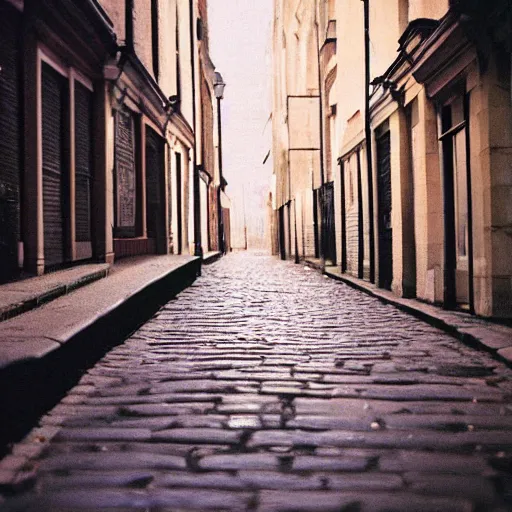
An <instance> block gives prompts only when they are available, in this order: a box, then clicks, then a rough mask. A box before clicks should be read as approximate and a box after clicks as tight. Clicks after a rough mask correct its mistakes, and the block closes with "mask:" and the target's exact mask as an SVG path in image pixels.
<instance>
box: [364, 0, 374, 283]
mask: <svg viewBox="0 0 512 512" xmlns="http://www.w3.org/2000/svg"><path fill="white" fill-rule="evenodd" d="M361 1H362V2H363V3H364V62H365V66H364V75H365V80H364V82H365V115H364V133H365V139H366V168H367V170H368V216H369V219H368V220H369V225H370V244H369V246H370V247H369V249H370V250H369V253H370V254H369V257H370V282H371V283H375V223H374V218H373V157H372V128H371V116H370V80H371V78H370V12H369V10H370V9H369V2H370V0H361Z"/></svg>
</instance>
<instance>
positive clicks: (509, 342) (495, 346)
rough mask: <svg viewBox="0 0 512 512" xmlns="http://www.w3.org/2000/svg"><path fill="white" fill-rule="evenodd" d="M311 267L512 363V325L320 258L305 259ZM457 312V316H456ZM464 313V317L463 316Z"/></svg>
mask: <svg viewBox="0 0 512 512" xmlns="http://www.w3.org/2000/svg"><path fill="white" fill-rule="evenodd" d="M304 263H305V264H306V265H308V266H309V267H311V268H314V269H316V270H319V271H320V272H322V273H323V274H324V275H326V276H327V277H329V278H331V279H334V280H336V281H340V282H343V283H345V284H347V285H349V286H351V287H352V288H355V289H356V290H359V291H362V292H364V293H367V294H368V295H371V296H373V297H375V298H377V299H379V300H380V301H382V302H384V303H386V304H391V305H393V306H395V307H397V308H398V309H400V310H402V311H404V312H406V313H409V314H410V315H413V316H415V317H416V318H419V319H420V320H423V321H424V322H427V323H429V324H430V325H433V326H434V327H437V328H439V329H441V330H443V331H444V332H446V333H448V334H450V335H452V336H453V337H455V338H457V339H459V340H460V341H462V342H463V343H465V344H467V345H470V346H472V347H475V348H479V349H482V350H485V351H487V352H489V353H491V354H492V355H493V356H494V357H495V358H496V359H499V360H500V361H503V362H504V363H506V364H507V365H508V366H512V328H509V327H505V326H499V325H495V324H492V323H491V322H489V321H486V320H484V319H482V318H475V317H472V316H470V315H469V314H467V315H465V314H464V313H457V314H456V313H453V312H450V311H445V310H442V309H440V308H438V307H436V306H433V305H431V304H425V303H422V302H420V301H417V300H415V299H403V298H400V297H395V296H394V295H393V294H392V293H391V292H388V291H386V290H381V289H380V288H377V287H376V286H375V285H372V284H371V283H367V282H365V281H363V280H361V279H356V278H354V277H352V276H346V275H342V274H339V273H337V272H331V271H329V270H328V269H325V270H322V268H321V267H320V266H319V265H318V264H317V263H316V262H310V261H308V260H305V261H304ZM456 315H457V316H456ZM459 317H460V318H459Z"/></svg>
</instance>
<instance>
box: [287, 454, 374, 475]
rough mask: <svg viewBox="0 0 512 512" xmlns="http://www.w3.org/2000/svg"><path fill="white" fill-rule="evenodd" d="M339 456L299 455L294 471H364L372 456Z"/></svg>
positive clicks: (293, 466)
mask: <svg viewBox="0 0 512 512" xmlns="http://www.w3.org/2000/svg"><path fill="white" fill-rule="evenodd" d="M336 455H337V456H332V457H322V456H321V455H318V454H315V455H310V456H308V455H298V456H296V457H294V458H293V462H292V466H291V468H292V470H293V471H364V470H365V469H366V468H367V466H368V463H369V460H370V457H351V456H343V455H342V454H339V453H338V454H336Z"/></svg>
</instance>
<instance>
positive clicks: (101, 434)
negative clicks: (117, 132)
mask: <svg viewBox="0 0 512 512" xmlns="http://www.w3.org/2000/svg"><path fill="white" fill-rule="evenodd" d="M148 439H151V431H150V430H149V429H143V428H111V427H104V428H63V429H62V430H61V431H60V432H59V433H58V434H57V435H56V436H55V441H146V440H148Z"/></svg>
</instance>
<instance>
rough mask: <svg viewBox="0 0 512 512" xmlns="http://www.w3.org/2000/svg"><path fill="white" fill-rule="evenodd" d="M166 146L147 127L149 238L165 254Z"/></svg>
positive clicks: (147, 220) (147, 216) (147, 218)
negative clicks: (164, 180) (164, 176)
mask: <svg viewBox="0 0 512 512" xmlns="http://www.w3.org/2000/svg"><path fill="white" fill-rule="evenodd" d="M163 175H164V145H163V140H162V138H161V137H159V136H158V134H157V133H156V132H155V131H154V130H152V129H151V128H149V127H146V222H147V233H148V238H153V239H155V244H156V245H155V247H156V251H157V252H158V253H162V252H165V248H164V247H163V246H162V243H163V242H164V240H165V228H164V226H165V224H164V217H165V215H164V212H165V210H164V209H163V204H164V201H163V187H162V184H163V179H162V177H163Z"/></svg>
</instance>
